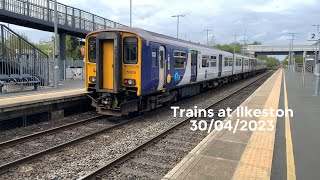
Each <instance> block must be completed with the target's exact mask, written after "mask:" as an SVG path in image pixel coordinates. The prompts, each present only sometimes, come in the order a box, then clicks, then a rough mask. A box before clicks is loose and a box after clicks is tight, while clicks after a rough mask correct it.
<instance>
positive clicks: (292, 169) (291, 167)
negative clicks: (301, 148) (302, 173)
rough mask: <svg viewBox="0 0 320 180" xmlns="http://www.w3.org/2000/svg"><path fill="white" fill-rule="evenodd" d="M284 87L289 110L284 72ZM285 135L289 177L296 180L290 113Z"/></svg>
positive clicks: (286, 119)
mask: <svg viewBox="0 0 320 180" xmlns="http://www.w3.org/2000/svg"><path fill="white" fill-rule="evenodd" d="M283 88H284V90H283V91H284V108H285V112H287V110H288V109H289V108H288V96H287V86H286V77H285V75H284V73H283ZM285 136H286V156H287V179H289V180H295V179H296V168H295V164H294V155H293V145H292V137H291V128H290V117H289V114H286V116H285Z"/></svg>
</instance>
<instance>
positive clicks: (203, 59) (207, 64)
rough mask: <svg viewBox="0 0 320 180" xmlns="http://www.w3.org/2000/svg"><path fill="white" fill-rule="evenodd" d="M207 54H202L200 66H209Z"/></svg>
mask: <svg viewBox="0 0 320 180" xmlns="http://www.w3.org/2000/svg"><path fill="white" fill-rule="evenodd" d="M208 60H209V56H208V55H202V67H209V62H208Z"/></svg>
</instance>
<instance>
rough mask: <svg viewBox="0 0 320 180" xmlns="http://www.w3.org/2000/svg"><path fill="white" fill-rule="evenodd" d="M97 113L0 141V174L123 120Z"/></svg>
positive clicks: (111, 126)
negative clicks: (106, 119) (104, 117)
mask: <svg viewBox="0 0 320 180" xmlns="http://www.w3.org/2000/svg"><path fill="white" fill-rule="evenodd" d="M101 117H103V116H102V115H97V116H94V117H91V118H87V119H83V120H81V121H77V122H73V123H69V124H65V125H62V126H58V127H55V128H51V129H48V130H44V131H40V132H37V133H33V134H30V135H26V136H22V137H19V138H15V139H12V140H9V141H5V142H1V143H0V149H1V151H0V173H3V172H6V171H7V170H8V169H10V168H12V167H15V166H17V165H19V164H22V163H25V162H29V161H32V160H35V159H37V158H39V157H41V156H43V155H46V154H49V153H52V152H55V151H58V150H60V149H63V148H65V147H68V146H71V145H73V144H75V143H78V142H80V141H83V140H86V139H88V138H90V137H93V136H95V135H97V134H101V133H104V132H106V131H109V130H112V129H113V128H116V127H118V126H121V125H122V124H123V123H125V122H126V121H124V122H121V121H116V122H113V123H111V122H110V121H104V120H101V119H100V118H101Z"/></svg>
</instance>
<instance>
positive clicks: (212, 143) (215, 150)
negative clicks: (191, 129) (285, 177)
mask: <svg viewBox="0 0 320 180" xmlns="http://www.w3.org/2000/svg"><path fill="white" fill-rule="evenodd" d="M281 80H282V70H278V71H277V72H276V73H275V74H274V75H273V76H272V77H270V78H269V79H268V80H267V81H266V82H265V83H264V84H263V85H262V86H261V87H260V88H259V89H258V90H257V91H256V92H255V93H254V94H252V95H251V96H250V97H249V98H248V99H247V100H246V101H245V102H244V103H243V104H242V105H241V106H248V108H251V109H260V110H262V109H269V108H271V107H272V108H274V109H277V108H278V103H279V97H280V88H281ZM237 118H239V119H241V120H245V121H246V122H250V121H252V120H255V121H258V120H259V121H260V122H265V123H267V120H268V121H271V122H272V124H273V125H276V123H277V119H276V117H271V116H267V117H261V118H256V117H253V118H245V117H236V115H235V113H234V114H233V116H232V118H231V120H232V122H233V127H235V124H236V121H237ZM239 129H240V126H238V128H237V129H236V130H237V131H235V133H234V132H233V131H229V130H222V131H215V130H214V131H213V132H211V133H210V134H209V135H208V136H207V137H206V138H205V139H204V140H203V141H201V143H199V144H198V146H196V147H195V148H194V149H193V150H192V151H191V152H190V153H189V154H188V155H187V156H186V157H185V158H184V159H183V160H182V161H181V162H180V163H179V164H178V165H177V166H176V167H174V168H173V169H172V170H171V171H170V172H169V173H168V174H167V175H166V176H165V177H164V178H163V179H232V178H233V179H270V176H271V165H272V155H273V149H274V139H275V128H274V129H273V130H271V131H254V132H252V131H240V130H239Z"/></svg>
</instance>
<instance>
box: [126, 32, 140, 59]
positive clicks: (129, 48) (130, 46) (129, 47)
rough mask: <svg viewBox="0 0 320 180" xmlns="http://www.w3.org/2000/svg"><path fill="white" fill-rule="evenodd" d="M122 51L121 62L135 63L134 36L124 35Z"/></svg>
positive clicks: (136, 57)
mask: <svg viewBox="0 0 320 180" xmlns="http://www.w3.org/2000/svg"><path fill="white" fill-rule="evenodd" d="M123 51H124V52H123V62H124V63H125V64H137V62H138V40H137V38H136V37H125V38H124V39H123Z"/></svg>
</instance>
